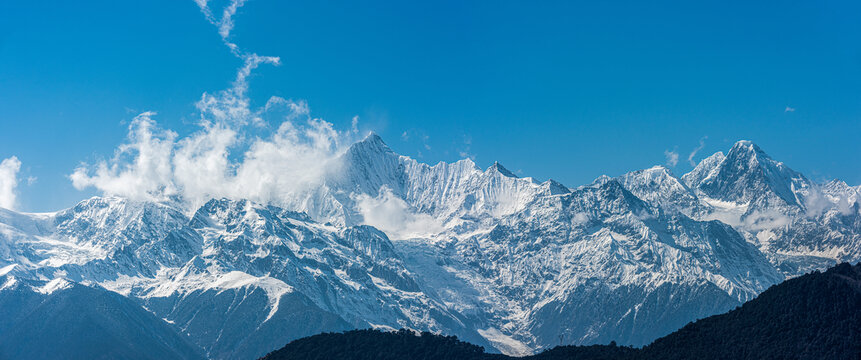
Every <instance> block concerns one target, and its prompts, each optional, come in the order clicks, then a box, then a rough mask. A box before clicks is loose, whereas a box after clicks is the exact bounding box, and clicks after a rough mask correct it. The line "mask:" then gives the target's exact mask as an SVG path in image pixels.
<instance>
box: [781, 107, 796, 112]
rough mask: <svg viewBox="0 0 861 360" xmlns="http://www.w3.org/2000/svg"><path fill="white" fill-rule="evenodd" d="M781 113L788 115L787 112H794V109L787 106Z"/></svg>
mask: <svg viewBox="0 0 861 360" xmlns="http://www.w3.org/2000/svg"><path fill="white" fill-rule="evenodd" d="M783 112H785V113H788V112H795V108H794V107H789V106H787V107H786V109H784V110H783Z"/></svg>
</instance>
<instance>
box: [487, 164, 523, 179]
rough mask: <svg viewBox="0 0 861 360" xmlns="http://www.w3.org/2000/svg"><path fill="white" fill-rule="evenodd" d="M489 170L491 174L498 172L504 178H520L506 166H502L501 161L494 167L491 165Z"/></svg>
mask: <svg viewBox="0 0 861 360" xmlns="http://www.w3.org/2000/svg"><path fill="white" fill-rule="evenodd" d="M487 170H488V171H490V172H494V171H496V172H498V173H500V174H502V175H504V176H508V177H513V178H516V177H518V176H517V175H515V174H514V173H513V172H511V171H509V170H508V169H506V168H505V166H502V164H500V163H499V161H494V162H493V165H491V166H490V167H489V168H487Z"/></svg>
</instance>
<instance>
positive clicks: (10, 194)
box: [0, 156, 21, 209]
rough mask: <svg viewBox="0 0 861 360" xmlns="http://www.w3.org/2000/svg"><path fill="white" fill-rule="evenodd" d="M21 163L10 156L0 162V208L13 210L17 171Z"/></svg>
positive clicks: (15, 200)
mask: <svg viewBox="0 0 861 360" xmlns="http://www.w3.org/2000/svg"><path fill="white" fill-rule="evenodd" d="M19 170H21V161H20V160H18V158H17V157H15V156H12V157H10V158H8V159H4V160H3V161H2V162H0V207H4V208H7V209H14V208H15V205H16V202H17V198H16V193H15V188H17V187H18V171H19Z"/></svg>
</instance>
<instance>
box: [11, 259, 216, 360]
mask: <svg viewBox="0 0 861 360" xmlns="http://www.w3.org/2000/svg"><path fill="white" fill-rule="evenodd" d="M0 284H2V285H0V318H2V319H3V321H2V322H0V358H3V359H25V358H26V359H56V358H66V359H202V358H203V355H202V354H201V353H200V352H199V351H198V349H197V348H196V347H195V346H194V345H192V344H191V343H190V342H189V341H188V339H187V338H186V337H185V336H184V335H181V334H179V333H178V332H176V331H175V330H174V329H172V328H171V327H170V326H169V325H168V324H167V323H165V322H164V321H163V320H162V319H159V318H157V317H155V316H154V315H153V314H151V313H149V312H147V311H146V310H145V309H143V308H141V307H140V306H139V305H137V304H135V303H134V302H133V301H132V300H130V299H127V298H125V297H123V296H120V295H119V294H116V293H113V292H110V291H106V290H104V289H100V288H94V287H88V286H83V285H79V284H73V283H69V282H66V281H63V280H60V279H58V280H52V281H50V282H33V281H27V280H22V279H17V278H15V277H13V276H9V275H5V276H0Z"/></svg>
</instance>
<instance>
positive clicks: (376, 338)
mask: <svg viewBox="0 0 861 360" xmlns="http://www.w3.org/2000/svg"><path fill="white" fill-rule="evenodd" d="M511 358H512V357H508V356H505V355H499V354H487V353H485V352H484V349H483V348H481V347H479V346H475V345H472V344H469V343H465V342H462V341H459V340H458V339H457V338H456V337H453V336H440V335H433V334H430V333H426V332H425V333H421V334H415V333H413V332H412V331H408V330H400V331H397V332H383V331H378V330H353V331H348V332H344V333H325V334H320V335H314V336H311V337H307V338H303V339H299V340H296V341H293V342H291V343H289V344H287V346H285V347H283V348H281V349H280V350H277V351H274V352H272V353H270V354H269V355H267V356H266V357H264V358H263V359H266V360H286V359H343V360H364V359H434V360H441V359H455V360H459V359H511ZM523 359H547V360H550V359H578V360H649V359H861V264H859V265H855V266H852V265H849V264H846V263H844V264H840V265H837V266H835V267H833V268H831V269H829V270H828V271H826V272H824V273H820V272H818V271H816V272H813V273H810V274H807V275H804V276H801V277H798V278H795V279H791V280H787V281H785V282H783V283H781V284H779V285H775V286H772V287H771V288H769V289H768V290H766V291H765V292H763V293H762V294H761V295H760V296H759V297H757V298H756V299H754V300H751V301H749V302H747V303H745V304H744V305H742V306H741V307H738V308H736V309H735V310H732V311H730V312H728V313H726V314H722V315H715V316H711V317H708V318H705V319H702V320H699V321H696V322H692V323H690V324H688V325H686V326H685V327H683V328H681V329H679V330H677V331H676V332H674V333H672V334H670V335H667V336H665V337H663V338H660V339H658V340H655V342H653V343H652V344H650V345H648V346H646V347H644V348H642V349H636V348H630V347H624V346H616V345H615V344H611V345H593V346H559V347H555V348H553V349H550V350H546V351H544V352H542V353H540V354H537V355H533V356H528V357H525V358H523Z"/></svg>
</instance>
